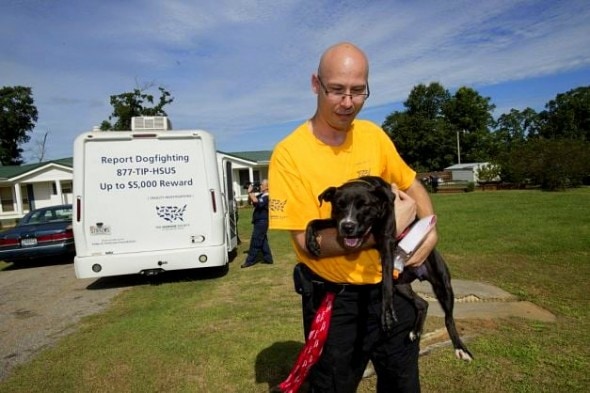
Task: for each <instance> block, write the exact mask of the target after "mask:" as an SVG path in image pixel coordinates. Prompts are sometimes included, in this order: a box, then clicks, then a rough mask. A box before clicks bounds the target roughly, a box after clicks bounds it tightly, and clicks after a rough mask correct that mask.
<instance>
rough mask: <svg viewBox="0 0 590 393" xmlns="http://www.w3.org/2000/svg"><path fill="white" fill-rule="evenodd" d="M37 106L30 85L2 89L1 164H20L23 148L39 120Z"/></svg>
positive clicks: (0, 96)
mask: <svg viewBox="0 0 590 393" xmlns="http://www.w3.org/2000/svg"><path fill="white" fill-rule="evenodd" d="M37 115H38V112H37V107H35V104H34V100H33V93H32V90H31V88H30V87H24V86H14V87H7V86H5V87H3V88H2V89H0V164H1V165H20V164H22V163H23V160H22V152H23V149H22V148H21V147H20V146H19V145H21V144H24V143H27V142H28V141H29V140H30V139H31V137H30V136H29V135H28V134H27V133H28V132H31V131H32V130H33V128H34V127H35V123H36V122H37Z"/></svg>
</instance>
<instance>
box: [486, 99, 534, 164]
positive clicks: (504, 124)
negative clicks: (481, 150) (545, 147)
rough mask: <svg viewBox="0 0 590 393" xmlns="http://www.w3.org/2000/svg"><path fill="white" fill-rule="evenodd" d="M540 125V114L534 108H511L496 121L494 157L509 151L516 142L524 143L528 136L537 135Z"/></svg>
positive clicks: (492, 146)
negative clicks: (520, 109) (521, 109)
mask: <svg viewBox="0 0 590 393" xmlns="http://www.w3.org/2000/svg"><path fill="white" fill-rule="evenodd" d="M539 127H540V119H539V115H538V114H537V112H536V111H535V110H534V109H531V108H526V109H524V110H523V111H519V110H517V109H511V110H510V112H509V113H504V114H502V115H501V116H500V117H499V118H498V120H497V121H496V127H495V131H494V132H493V133H492V144H491V146H490V154H491V156H492V158H497V157H499V156H500V155H501V154H503V153H506V152H509V151H510V150H511V148H512V146H514V145H515V144H521V143H524V142H526V141H527V139H528V138H531V137H535V136H537V135H538V134H539Z"/></svg>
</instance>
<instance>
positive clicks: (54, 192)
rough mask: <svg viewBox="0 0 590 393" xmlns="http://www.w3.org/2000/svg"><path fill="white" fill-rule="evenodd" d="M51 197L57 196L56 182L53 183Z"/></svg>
mask: <svg viewBox="0 0 590 393" xmlns="http://www.w3.org/2000/svg"><path fill="white" fill-rule="evenodd" d="M51 195H57V186H56V185H55V182H54V181H52V182H51Z"/></svg>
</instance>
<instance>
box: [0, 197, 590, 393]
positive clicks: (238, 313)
mask: <svg viewBox="0 0 590 393" xmlns="http://www.w3.org/2000/svg"><path fill="white" fill-rule="evenodd" d="M433 200H434V204H435V207H436V210H437V214H438V217H439V233H440V242H439V249H440V250H441V251H442V252H443V254H444V255H445V256H446V259H447V261H448V262H449V265H450V268H451V272H452V274H453V277H454V278H462V279H469V280H477V281H483V282H487V283H490V284H493V285H496V286H498V287H500V288H502V289H504V290H506V291H509V292H511V293H513V294H515V295H517V296H518V297H519V298H520V299H523V300H528V301H531V302H533V303H535V304H537V305H539V306H541V307H543V308H545V309H547V310H549V311H551V312H552V313H554V314H555V315H556V316H557V321H556V322H555V323H543V322H537V321H531V320H527V319H521V318H511V319H503V320H494V321H484V320H482V321H479V320H459V321H458V326H459V328H460V329H461V330H462V331H469V332H470V333H474V338H473V339H472V340H471V341H470V342H469V347H470V349H471V351H472V352H473V354H474V355H475V361H474V362H472V363H463V362H460V361H458V360H456V359H455V358H454V356H453V351H452V350H451V349H449V348H441V349H437V350H435V351H434V352H432V353H430V354H429V355H427V356H423V357H422V358H421V360H420V368H421V376H422V387H423V392H490V393H491V392H586V391H589V390H590V378H589V376H588V370H590V361H589V359H590V318H589V313H590V294H589V290H590V285H589V283H588V282H589V279H590V263H589V259H590V258H589V250H590V189H589V188H582V189H575V190H569V191H567V192H562V193H545V192H540V191H501V192H500V191H498V192H487V191H486V192H474V193H466V194H445V195H436V194H435V195H433ZM249 213H250V210H248V209H244V210H242V211H241V217H240V229H241V232H240V235H241V238H242V240H243V241H244V243H243V244H242V246H241V247H240V251H239V254H238V258H237V259H236V260H235V261H234V262H232V263H231V264H230V269H229V273H228V274H227V275H226V276H224V277H221V278H210V277H207V276H206V275H205V274H203V272H200V271H196V272H195V271H191V272H189V271H187V272H182V273H180V274H174V275H171V276H170V277H166V278H164V277H162V281H161V282H159V283H157V285H154V284H148V283H146V284H145V285H139V286H135V287H133V288H132V289H130V290H128V291H125V292H123V293H122V294H121V295H119V296H118V297H117V298H115V300H114V302H113V303H112V305H111V307H109V308H108V310H107V311H105V312H104V313H102V314H99V315H94V316H90V317H87V318H85V319H84V320H83V321H82V322H81V323H80V325H79V329H78V331H77V332H75V333H73V334H71V335H69V336H67V337H65V338H63V339H62V340H61V341H59V343H58V344H57V345H56V346H55V347H53V348H50V349H47V350H46V351H44V352H42V353H41V354H40V355H38V356H37V357H36V358H35V359H34V360H33V361H31V362H30V363H28V364H26V365H23V366H20V367H18V368H17V369H15V371H14V372H13V373H12V375H11V377H10V378H8V379H7V380H5V381H4V382H2V383H0V391H1V392H213V393H218V392H223V393H225V392H236V393H244V392H265V391H267V390H268V387H269V385H274V384H276V383H278V382H279V381H280V380H281V379H282V378H284V377H285V376H286V375H287V374H288V372H289V370H290V367H291V366H292V362H293V360H294V358H295V357H296V355H297V351H298V349H299V348H300V347H301V345H302V343H303V336H302V332H301V320H300V308H299V297H298V296H297V295H296V294H295V293H294V291H293V288H292V282H291V271H292V266H293V264H294V263H295V259H294V256H293V253H292V251H291V248H290V244H289V239H288V237H287V234H286V233H282V232H274V231H273V232H271V233H270V235H269V236H270V238H271V248H272V250H273V253H274V257H275V264H274V265H256V266H254V267H252V268H248V269H240V264H241V263H242V262H243V260H244V257H245V255H244V254H243V253H242V251H244V250H246V248H247V246H248V238H249V236H250V232H251V224H250V223H249V220H248V219H249V217H248V215H249ZM72 274H74V272H73V267H72ZM23 296H25V294H23ZM443 326H444V323H443V321H442V320H441V319H438V318H434V317H429V318H428V322H427V330H432V329H435V328H436V329H438V328H441V327H443ZM373 391H374V378H372V379H367V380H365V381H363V383H362V385H361V387H360V389H359V392H373Z"/></svg>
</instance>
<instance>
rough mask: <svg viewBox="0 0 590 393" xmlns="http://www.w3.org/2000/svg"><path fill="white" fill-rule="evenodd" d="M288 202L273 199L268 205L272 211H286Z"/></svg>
mask: <svg viewBox="0 0 590 393" xmlns="http://www.w3.org/2000/svg"><path fill="white" fill-rule="evenodd" d="M286 204H287V201H286V200H283V201H280V200H278V199H271V200H270V201H269V202H268V207H269V209H270V211H273V212H284V211H285V205H286Z"/></svg>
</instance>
